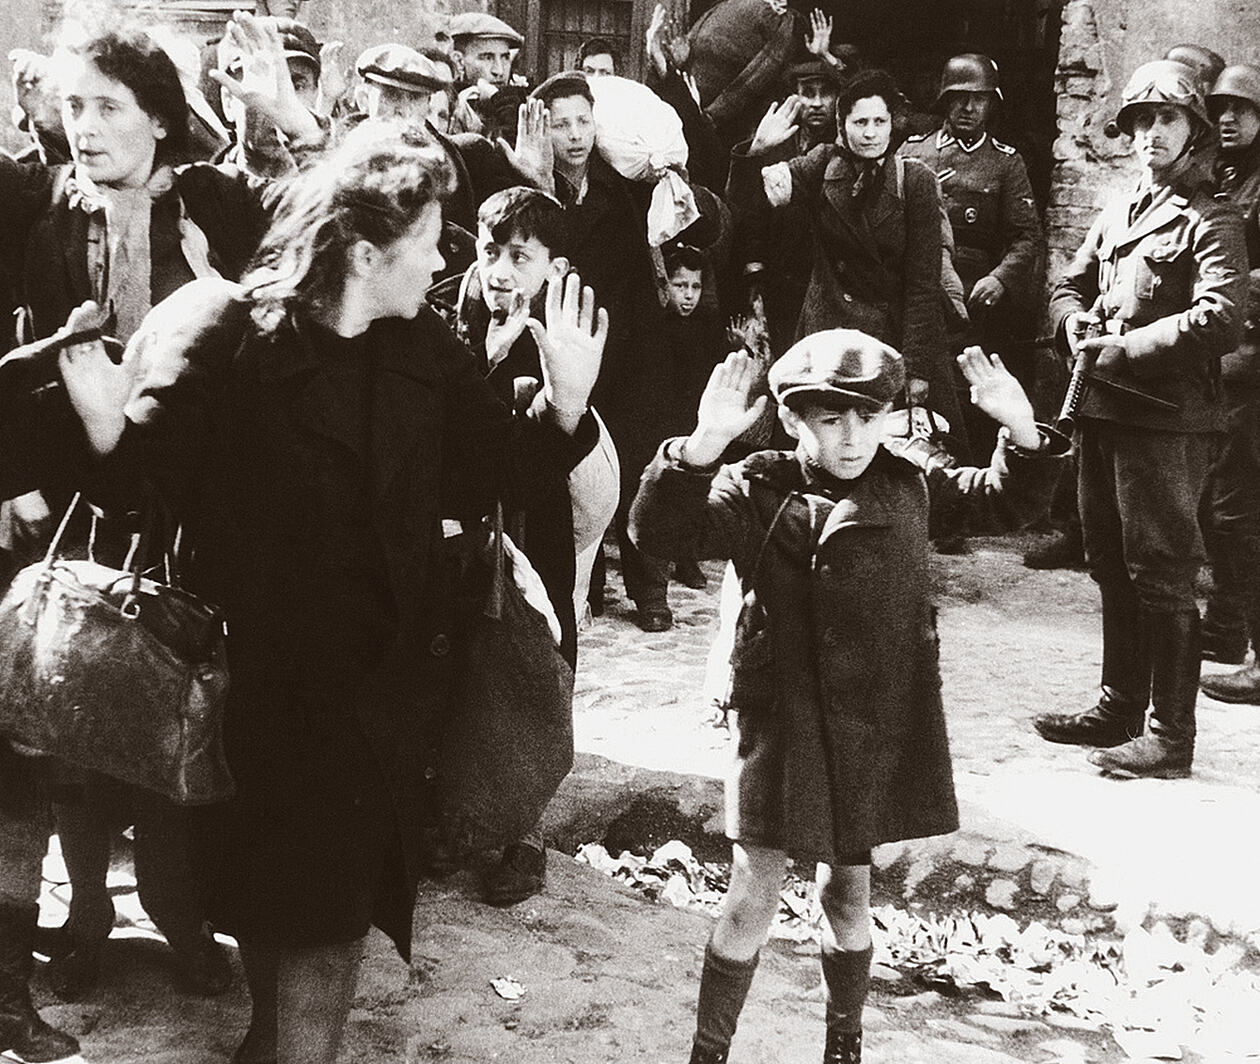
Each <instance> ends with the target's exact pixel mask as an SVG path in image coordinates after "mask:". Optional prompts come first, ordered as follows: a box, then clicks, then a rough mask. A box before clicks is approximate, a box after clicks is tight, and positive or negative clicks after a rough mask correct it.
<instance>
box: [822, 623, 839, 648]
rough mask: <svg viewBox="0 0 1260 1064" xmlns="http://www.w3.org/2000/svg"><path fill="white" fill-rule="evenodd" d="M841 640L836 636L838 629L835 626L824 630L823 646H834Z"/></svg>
mask: <svg viewBox="0 0 1260 1064" xmlns="http://www.w3.org/2000/svg"><path fill="white" fill-rule="evenodd" d="M838 642H839V640H838V639H837V638H836V630H835V629H834V628H826V629H824V630H823V646H828V647H834V646H835V645H836V643H838Z"/></svg>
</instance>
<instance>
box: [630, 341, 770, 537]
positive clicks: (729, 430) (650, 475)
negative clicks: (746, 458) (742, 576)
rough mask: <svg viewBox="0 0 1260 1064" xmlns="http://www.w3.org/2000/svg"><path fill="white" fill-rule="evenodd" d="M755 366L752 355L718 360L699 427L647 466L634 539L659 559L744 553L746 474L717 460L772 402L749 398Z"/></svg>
mask: <svg viewBox="0 0 1260 1064" xmlns="http://www.w3.org/2000/svg"><path fill="white" fill-rule="evenodd" d="M755 381H756V367H755V365H754V363H753V360H752V359H751V358H749V357H748V356H747V355H745V354H743V353H742V352H741V353H735V354H731V355H728V356H727V357H726V360H725V361H724V362H721V363H719V364H718V365H717V366H714V368H713V372H712V373H711V374H710V376H709V383H708V384H707V385H706V386H705V389H704V394H703V395H702V396H701V398H700V407H699V410H698V411H697V418H696V427H695V429H694V430H693V431H692V433H691V435H689V436H687V437H685V438H676V439H671V440H666V441H665V442H664V443H663V444H662V445H661V449H660V450H659V451H658V452H657V455H656V458H654V459H653V460H652V463H651V464H650V465H649V466H648V468H647V469H646V470H645V471H644V474H643V481H642V483H641V484H640V485H639V493H638V495H636V496H635V499H634V503H633V505H632V506H631V508H630V521H629V525H630V538H631V539H632V540H634V542H635V543H636V544H638V545H639V546H640V547H641V548H642V549H643V550H644V551H647V552H648V553H650V554H654V555H655V556H656V557H660V558H674V557H694V558H738V555H739V552H740V549H741V546H742V545H743V543H744V542H745V540H746V539H747V536H746V533H747V531H748V528H749V522H750V513H749V509H748V500H747V497H746V495H745V493H744V484H743V480H742V478H741V477H740V476H739V474H738V472H737V471H736V470H732V469H730V468H726V467H724V468H722V469H720V470H717V471H716V475H715V466H716V464H717V462H718V461H719V460H720V459H721V457H722V453H723V452H724V451H725V450H726V448H727V447H728V446H729V445H730V443H731V442H732V441H733V440H734V439H735V438H736V437H737V436H739V435H740V434H741V433H742V432H744V431H745V430H746V429H747V428H748V427H749V426H750V425H751V424H752V423H753V422H754V421H756V419H757V418H758V416H760V414H761V412H762V410H763V409H764V407H765V404H766V402H767V401H768V399H767V397H765V396H762V397H761V398H760V399H758V400H757V402H755V403H753V404H752V405H751V406H749V405H748V400H749V397H750V395H751V392H752V389H753V386H754V384H755Z"/></svg>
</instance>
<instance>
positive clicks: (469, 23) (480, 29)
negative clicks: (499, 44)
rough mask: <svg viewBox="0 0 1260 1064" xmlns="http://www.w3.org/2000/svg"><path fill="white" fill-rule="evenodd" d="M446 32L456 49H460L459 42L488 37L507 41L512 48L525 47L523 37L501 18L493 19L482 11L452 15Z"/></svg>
mask: <svg viewBox="0 0 1260 1064" xmlns="http://www.w3.org/2000/svg"><path fill="white" fill-rule="evenodd" d="M446 32H447V33H449V34H450V35H451V40H453V41H454V42H455V47H456V48H459V47H460V42H461V41H467V40H468V39H469V38H472V37H489V38H492V39H494V40H503V41H507V42H508V43H509V44H511V45H512V47H513V48H523V47H525V38H524V37H522V36H521V35H520V34H519V33H517V32H516V30H514V29H512V27H511V26H509V25H508V24H507V23H506V22H504V21H503V20H502V19H501V18H495V17H494V16H493V15H488V14H486V13H485V12H484V11H465V12H464V13H463V14H460V15H452V16H451V21H450V22H449V23H448V24H447V27H446Z"/></svg>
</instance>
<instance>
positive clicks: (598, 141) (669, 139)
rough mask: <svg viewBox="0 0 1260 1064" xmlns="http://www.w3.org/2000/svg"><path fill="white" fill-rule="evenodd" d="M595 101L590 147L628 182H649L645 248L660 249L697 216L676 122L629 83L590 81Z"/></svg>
mask: <svg viewBox="0 0 1260 1064" xmlns="http://www.w3.org/2000/svg"><path fill="white" fill-rule="evenodd" d="M591 93H592V94H593V95H594V97H595V147H596V149H597V150H598V151H599V153H600V154H601V155H602V156H603V157H604V160H605V162H607V163H608V165H609V166H611V167H612V168H613V169H614V170H616V171H617V173H619V174H620V175H621V176H622V177H624V178H628V179H629V180H631V181H653V182H655V183H656V187H655V188H654V189H653V190H652V202H651V204H650V206H649V207H648V216H647V233H648V243H649V244H651V245H652V246H653V247H660V246H661V245H662V244H664V243H665V242H666V241H668V240H671V239H673V238H674V237H675V236H677V235H678V234H679V233H681V232H682V231H683V230H684V229H686V228H687V226H689V225H690V224H691V223H692V222H694V221H696V219H698V218H699V217H700V208H699V207H697V206H696V198H695V196H694V195H692V192H691V188H690V186H689V185H688V184H687V182H686V181H685V180H684V179H683V176H682V173H681V171H682V169H683V168H684V167H685V166H686V165H687V141H686V138H685V137H683V127H682V119H681V118H679V117H678V112H677V111H675V110H674V109H673V108H672V107H671V106H670V105H669V104H667V103H666V102H665V101H664V100H662V99H661V98H660V97H659V96H657V95H656V93H654V92H653V91H652V90H651V89H649V88H648V87H647V86H646V85H641V84H640V83H639V82H637V81H631V80H630V79H629V78H619V77H606V78H592V79H591Z"/></svg>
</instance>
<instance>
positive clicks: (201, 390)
mask: <svg viewBox="0 0 1260 1064" xmlns="http://www.w3.org/2000/svg"><path fill="white" fill-rule="evenodd" d="M364 139H366V138H352V139H351V141H350V142H349V143H348V144H347V145H346V146H345V147H344V148H343V149H342V150H341V151H340V152H339V153H337V154H336V155H335V156H332V157H330V158H329V159H328V160H326V161H324V162H322V163H320V164H319V165H318V166H317V167H315V168H313V169H312V170H311V171H309V172H308V173H307V174H304V175H303V176H302V177H301V178H299V179H298V180H297V181H296V182H295V183H294V184H293V185H292V186H291V187H290V189H289V190H288V192H287V193H286V196H285V199H284V202H283V204H282V206H281V208H280V210H279V213H278V215H277V219H276V221H275V223H274V224H273V227H272V229H271V231H270V233H269V235H268V237H267V239H266V241H265V242H264V245H263V248H262V250H261V251H260V256H259V260H258V261H259V265H258V266H257V268H256V269H254V270H253V272H251V273H250V274H249V275H248V276H247V277H246V278H245V280H244V284H245V290H244V292H242V291H241V290H239V289H236V288H234V287H233V286H230V285H226V284H223V283H222V282H214V281H201V282H196V283H195V284H193V285H191V286H189V287H188V288H186V289H185V290H184V291H182V292H181V293H179V294H177V295H176V296H175V297H173V298H172V299H170V300H168V301H167V302H166V303H164V304H162V305H161V306H159V307H157V308H155V309H154V311H153V313H152V315H150V317H149V319H147V321H146V324H145V327H144V328H143V330H142V331H141V333H139V334H138V335H137V337H136V338H135V340H134V341H133V344H132V346H131V348H130V350H129V354H128V363H129V364H127V365H125V366H124V367H122V368H120V369H119V370H117V371H115V370H114V368H113V367H111V366H110V365H108V364H107V363H104V362H101V361H100V359H99V358H98V359H97V360H96V361H95V363H93V364H92V365H91V366H90V367H89V368H90V369H91V371H92V372H94V373H98V374H99V375H100V376H101V378H102V381H101V382H98V383H97V384H96V386H95V387H93V388H90V389H89V388H83V389H81V393H82V394H83V395H86V396H91V395H96V396H99V395H102V394H105V395H108V393H110V392H111V391H114V392H116V390H117V384H114V385H111V384H110V383H109V381H110V380H112V379H113V378H114V375H115V374H116V373H120V374H122V375H123V378H124V380H123V385H124V386H125V385H126V381H127V380H129V379H130V380H134V381H135V382H136V383H135V384H134V385H133V386H132V387H131V389H130V392H129V395H130V398H129V399H128V400H127V402H126V406H125V418H124V417H122V416H120V415H119V414H118V413H117V410H118V406H117V404H116V403H115V402H110V401H109V400H108V399H106V400H104V401H103V402H101V403H100V404H99V405H98V404H97V403H96V402H93V403H92V404H90V408H81V409H80V413H81V414H82V415H83V418H84V422H85V424H86V425H87V426H88V431H89V435H90V437H91V438H92V439H93V440H94V441H95V444H94V446H95V449H96V450H97V451H98V453H101V454H103V455H107V457H106V458H105V459H104V460H103V461H102V463H101V465H100V469H99V474H100V475H99V477H98V479H97V481H96V483H95V485H94V498H96V499H98V500H99V501H101V502H102V503H103V504H104V505H105V506H106V507H107V508H126V509H134V508H135V507H136V505H137V500H138V498H139V497H140V496H141V495H142V494H143V491H147V490H153V489H156V490H157V491H158V492H159V493H160V494H161V496H162V497H163V498H164V499H165V500H166V501H167V502H168V503H169V504H171V505H172V506H173V507H174V508H175V510H176V512H177V513H178V514H179V515H180V517H181V519H182V521H183V524H184V528H185V538H186V540H187V542H188V543H189V544H190V547H191V551H192V553H191V556H190V558H189V560H188V564H187V565H186V566H185V570H184V571H185V573H186V579H185V583H186V584H187V585H188V586H189V587H190V588H191V589H193V590H195V591H197V592H198V593H200V594H202V595H204V596H205V597H207V598H209V599H211V600H213V601H216V602H218V603H220V604H221V605H222V606H223V608H224V610H225V613H226V616H227V618H228V623H229V637H228V654H229V662H230V667H231V671H232V693H231V696H230V702H229V708H228V716H227V721H226V725H225V737H226V740H227V746H228V757H229V762H230V764H231V767H232V770H233V774H234V776H235V778H236V782H237V790H238V794H237V797H236V798H235V799H234V800H233V801H232V802H230V803H228V804H227V805H225V806H222V807H217V808H213V809H211V810H209V811H207V813H206V815H205V816H204V817H203V818H202V821H201V824H200V827H201V829H202V830H201V837H202V842H203V844H204V849H205V858H206V863H205V870H206V875H207V877H208V879H209V885H210V887H211V894H212V905H211V909H212V915H213V917H214V919H215V922H216V925H217V926H219V927H222V928H223V929H224V930H226V931H228V932H229V933H231V934H233V935H235V936H236V937H237V939H238V941H239V942H240V944H241V952H242V957H243V959H244V962H245V967H246V972H247V975H248V977H249V982H250V990H251V995H252V998H253V1006H254V1013H253V1020H252V1023H251V1026H250V1030H249V1033H248V1035H247V1036H246V1040H245V1043H244V1044H243V1045H242V1047H241V1049H240V1051H238V1054H237V1060H238V1061H241V1062H260V1061H271V1060H278V1061H279V1062H280V1064H331V1062H332V1061H333V1060H334V1059H335V1057H336V1051H337V1046H338V1044H339V1041H340V1038H341V1033H342V1029H343V1027H344V1024H345V1020H346V1016H347V1014H348V1010H349V1007H350V1002H351V999H352V996H353V991H354V987H355V982H356V975H357V970H358V963H359V957H360V951H361V948H362V940H363V936H364V935H365V934H366V932H367V930H368V927H369V925H371V924H373V923H374V924H376V925H377V926H378V927H380V928H382V929H383V930H384V931H385V932H386V933H387V934H389V935H390V936H391V937H392V938H393V940H394V942H395V943H396V945H397V946H398V949H399V952H400V953H401V954H402V955H403V956H404V957H407V956H409V953H410V927H411V910H412V905H413V903H414V899H415V885H416V882H417V880H418V877H419V874H420V867H421V859H422V854H421V843H420V840H421V837H422V833H423V832H422V829H423V828H424V822H425V814H426V798H425V795H426V770H427V769H428V767H429V766H431V765H432V764H433V753H432V751H433V747H434V745H435V741H436V737H437V730H438V728H439V726H440V724H441V722H442V719H443V715H444V713H445V712H446V708H447V698H448V695H449V692H450V687H451V682H452V677H451V663H452V655H451V650H452V639H453V638H454V637H453V635H452V632H453V627H452V626H453V620H454V618H453V610H452V599H451V591H452V589H451V588H450V587H449V584H450V583H451V579H452V566H451V563H450V561H449V556H448V554H447V552H446V549H445V547H444V543H443V520H444V519H447V518H453V519H458V520H460V521H462V522H463V523H464V525H465V527H472V526H474V525H476V524H477V522H478V521H479V520H480V518H481V517H482V516H483V515H485V514H486V513H487V512H488V510H489V508H490V507H491V505H492V504H493V501H494V499H495V498H496V497H503V498H504V499H505V500H507V501H508V503H509V504H512V502H513V500H515V501H516V502H517V503H519V501H520V500H521V499H522V498H523V497H527V496H529V495H531V494H533V493H538V494H551V493H555V492H563V491H565V490H566V477H567V475H568V472H569V470H570V469H571V468H572V467H573V465H575V464H576V462H577V461H578V460H580V458H581V457H582V456H583V455H584V454H585V452H586V451H587V450H589V449H590V447H591V446H593V444H594V442H595V438H596V435H597V433H596V429H595V425H594V422H593V419H592V418H591V417H590V416H589V415H588V413H587V398H588V396H589V393H590V389H591V387H592V385H593V383H594V381H595V378H596V376H597V373H598V367H599V355H600V352H601V350H602V346H603V341H604V336H605V335H606V332H607V316H606V315H605V314H603V312H602V311H601V312H599V314H598V315H596V313H595V311H594V298H593V295H592V293H591V291H590V289H585V290H582V288H581V282H580V280H579V279H577V278H570V279H568V280H567V281H565V282H563V283H562V282H560V281H555V282H553V284H552V287H551V290H550V292H549V296H548V305H547V325H546V328H545V330H543V329H541V328H540V330H539V333H540V334H541V335H540V356H541V362H542V366H543V376H544V395H545V398H546V405H545V406H544V407H543V411H544V413H543V415H542V418H541V420H530V419H525V420H522V419H514V418H513V417H512V416H511V413H510V411H509V410H508V409H507V408H506V407H504V406H503V405H502V404H501V403H500V402H499V401H497V400H496V399H495V398H494V396H493V394H492V393H491V391H490V389H489V388H488V386H487V385H486V383H485V382H484V380H483V379H482V376H481V374H480V372H479V371H478V367H477V365H476V363H475V361H474V359H473V358H472V355H471V354H470V353H469V352H468V350H467V349H466V348H465V347H463V346H462V345H461V344H460V343H459V342H458V341H457V340H456V339H455V338H454V337H453V336H452V335H451V333H450V331H449V330H448V329H447V328H446V326H445V325H444V324H443V323H442V322H441V320H440V319H439V318H438V317H437V316H436V315H435V314H434V313H433V312H432V311H430V310H429V309H427V307H425V306H424V303H423V301H424V292H425V289H426V288H427V287H428V285H427V281H428V278H429V277H430V276H431V275H432V273H433V272H434V271H435V270H437V269H439V268H440V267H441V265H442V258H441V255H440V253H439V252H438V250H437V239H438V234H439V232H440V228H441V209H440V205H439V197H440V195H441V194H443V193H444V192H445V190H446V188H447V186H448V183H449V173H448V171H447V170H446V168H445V167H444V166H443V164H441V163H440V162H438V161H435V159H434V157H433V155H432V154H431V153H429V152H426V151H425V150H424V149H421V148H416V147H412V146H409V145H404V144H401V143H400V142H398V141H392V142H381V143H376V144H374V143H372V142H370V141H369V142H368V143H366V144H363V143H360V141H362V140H364ZM562 289H563V290H562ZM115 440H116V442H115ZM142 489H143V490H142Z"/></svg>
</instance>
